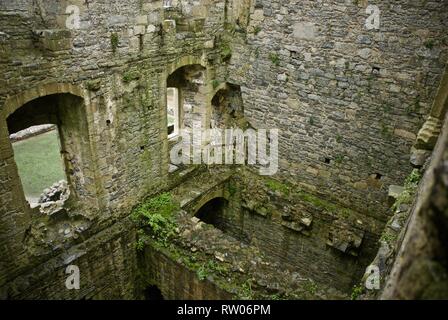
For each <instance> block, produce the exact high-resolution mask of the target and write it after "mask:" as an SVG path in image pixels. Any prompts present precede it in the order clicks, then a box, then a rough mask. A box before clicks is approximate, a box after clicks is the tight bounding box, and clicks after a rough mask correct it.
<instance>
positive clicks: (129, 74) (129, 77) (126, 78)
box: [123, 71, 140, 83]
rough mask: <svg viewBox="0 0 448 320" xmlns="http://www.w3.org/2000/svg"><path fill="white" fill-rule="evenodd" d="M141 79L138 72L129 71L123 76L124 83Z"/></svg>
mask: <svg viewBox="0 0 448 320" xmlns="http://www.w3.org/2000/svg"><path fill="white" fill-rule="evenodd" d="M138 79H140V73H139V72H138V71H127V72H125V73H124V74H123V82H124V83H129V82H131V81H133V80H138Z"/></svg>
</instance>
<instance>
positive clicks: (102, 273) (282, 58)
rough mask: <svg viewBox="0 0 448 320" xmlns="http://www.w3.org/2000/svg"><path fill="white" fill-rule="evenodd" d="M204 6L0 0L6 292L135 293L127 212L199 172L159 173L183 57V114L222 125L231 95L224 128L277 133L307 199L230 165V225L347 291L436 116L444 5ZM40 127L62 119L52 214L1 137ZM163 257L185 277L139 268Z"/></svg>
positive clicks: (284, 168)
mask: <svg viewBox="0 0 448 320" xmlns="http://www.w3.org/2000/svg"><path fill="white" fill-rule="evenodd" d="M197 2H198V1H193V0H186V1H182V2H180V1H173V7H172V8H163V7H162V1H161V0H129V1H118V0H114V1H106V0H94V1H88V2H85V1H81V0H71V1H69V0H67V1H65V0H64V1H54V0H52V1H40V0H38V1H32V0H14V1H7V0H0V70H1V71H2V72H1V73H2V76H1V77H0V249H1V252H2V253H1V255H0V297H2V298H15V299H17V298H72V299H81V298H88V299H89V298H97V299H101V298H106V299H108V298H109V299H110V298H122V299H132V298H140V297H141V292H140V289H141V288H140V287H139V284H138V283H136V282H137V281H136V279H138V277H137V274H138V270H137V269H138V264H137V258H136V252H135V248H134V243H135V234H134V233H135V230H134V228H133V225H132V224H131V223H130V222H129V221H128V220H127V216H128V215H129V213H130V211H131V209H132V208H133V207H134V206H135V205H137V204H138V203H139V202H140V201H141V200H142V199H143V198H145V197H146V196H148V195H154V194H157V193H159V192H161V191H162V190H171V189H173V188H175V187H176V188H178V189H176V190H179V189H180V190H182V185H183V184H185V183H187V182H188V180H189V178H190V177H194V176H197V175H198V174H199V173H201V172H204V168H202V167H198V168H187V169H186V171H183V170H184V168H181V169H180V171H177V172H174V173H170V171H169V168H170V166H169V148H170V146H171V145H172V143H173V141H169V140H168V139H167V121H166V119H167V115H166V88H167V85H169V86H171V85H173V83H171V82H170V81H171V77H170V76H171V75H173V74H176V71H178V70H181V69H182V68H184V67H185V68H184V69H188V68H191V67H192V66H195V67H197V66H200V68H202V69H203V70H204V72H203V79H202V81H203V85H202V86H201V88H200V90H199V93H200V94H197V95H195V96H194V99H199V100H200V101H197V105H196V108H193V115H192V116H193V117H199V118H200V120H201V122H202V124H203V125H204V126H206V127H207V128H208V127H210V125H211V123H215V125H219V126H222V125H223V123H221V122H220V121H223V119H227V121H229V120H228V119H229V117H227V116H225V117H222V116H220V115H219V114H216V113H217V112H225V111H226V108H225V105H224V104H223V105H220V106H219V107H218V105H219V103H227V101H231V102H230V103H234V101H236V100H238V104H242V107H241V108H240V109H238V111H239V112H241V111H243V112H244V118H245V119H244V121H241V122H240V121H236V122H234V123H231V124H232V125H233V124H236V125H240V124H241V123H244V124H245V125H250V126H251V127H253V128H256V129H258V128H268V129H269V128H278V129H280V134H281V136H280V144H279V146H280V155H279V158H280V172H279V174H278V175H276V176H274V177H272V178H274V181H281V183H282V184H284V185H286V186H288V188H289V189H291V190H300V192H301V193H300V195H301V196H302V197H298V198H297V199H296V198H294V199H293V198H291V197H293V196H292V195H285V194H282V192H279V190H272V188H271V190H269V188H267V187H266V186H269V184H267V185H266V184H265V183H264V182H263V180H259V179H260V177H257V176H256V174H254V173H253V172H250V170H248V171H247V172H246V170H242V171H241V172H239V171H234V169H235V168H234V167H230V168H228V171H229V172H228V174H229V175H233V177H234V178H232V179H231V181H232V183H234V186H235V188H237V190H238V191H241V193H239V192H238V197H234V198H232V199H229V200H230V207H231V208H232V210H230V211H226V212H227V213H228V214H229V216H228V218H227V220H226V221H227V223H228V225H229V226H230V230H231V231H232V232H233V233H234V236H235V237H236V238H238V235H241V232H246V233H249V234H252V236H251V237H250V241H251V244H252V245H254V246H258V247H259V248H260V250H261V251H262V252H263V253H264V254H266V255H267V256H272V257H273V258H274V260H276V261H277V262H280V263H282V264H284V265H286V266H287V267H288V268H290V269H292V270H295V271H297V272H299V273H300V274H301V275H306V277H309V278H312V279H315V280H316V282H318V283H324V284H325V285H329V286H332V287H337V286H338V285H340V286H341V288H343V290H344V291H346V292H347V291H349V289H350V287H351V286H352V285H353V284H354V283H356V282H357V281H358V280H359V278H360V276H361V275H362V272H363V269H364V268H365V267H366V266H367V264H368V263H369V261H370V260H371V259H373V256H374V255H375V251H376V250H377V243H376V241H377V240H378V238H379V236H380V234H381V231H382V228H383V227H384V225H385V223H386V221H387V220H388V217H389V214H390V213H389V210H388V205H387V189H388V187H389V186H390V185H400V184H402V183H403V180H404V178H405V177H406V176H407V175H408V174H409V172H410V171H411V169H412V167H411V165H410V163H409V161H410V154H411V153H410V150H411V147H412V146H413V145H414V143H415V141H416V139H417V133H418V132H419V130H420V128H421V127H422V125H423V123H424V122H425V121H426V120H427V116H428V115H432V116H433V117H439V121H440V122H441V121H443V120H442V119H443V115H442V113H443V112H435V111H434V110H433V111H434V112H431V107H432V106H433V101H434V100H436V101H437V99H436V94H437V92H438V90H437V89H438V88H439V84H440V83H441V81H442V76H443V72H444V68H445V65H446V62H447V60H448V56H447V52H448V50H447V47H448V43H447V38H446V30H447V27H448V26H447V21H448V2H447V1H415V2H412V3H409V2H407V1H381V2H378V3H377V4H378V6H379V7H380V9H381V27H380V30H367V29H366V28H365V19H366V17H367V14H366V13H365V8H366V5H367V1H348V0H347V1H336V0H334V1H333V0H332V1H305V0H300V1H299V0H290V1H275V0H201V1H199V4H198V3H197ZM369 3H370V1H369ZM372 3H375V2H373V1H372ZM68 5H77V6H78V7H79V8H80V9H81V25H80V29H71V30H70V29H67V28H66V20H67V18H68V16H69V15H68V14H66V13H65V12H66V7H67V6H68ZM170 83H171V84H170ZM174 84H176V85H177V83H175V82H174ZM226 90H228V91H226ZM232 90H233V91H232ZM226 92H229V94H228V95H226V94H227V93H226ZM216 93H218V95H215V94H216ZM439 96H440V95H439ZM194 99H193V101H194ZM232 99H233V100H232ZM443 101H445V100H443ZM439 104H440V102H439ZM442 105H444V104H443V103H442ZM442 109H443V108H442ZM181 111H185V110H181ZM436 111H437V110H436ZM433 113H434V114H433ZM238 116H239V117H240V116H241V115H240V114H239V115H238ZM185 119H186V118H185ZM186 120H187V119H186ZM237 120H241V119H240V118H238V119H237ZM42 121H43V122H42ZM40 123H54V124H57V125H58V129H59V130H60V132H61V137H62V144H63V146H64V150H62V151H63V156H64V162H65V167H66V171H67V176H68V180H69V186H70V188H71V191H72V192H71V196H70V199H69V200H68V201H67V202H66V204H65V206H64V208H63V209H61V210H59V211H57V212H55V213H53V214H50V215H45V214H42V213H41V212H39V208H37V209H31V208H29V206H28V204H27V202H26V201H25V197H24V194H23V190H22V187H21V182H20V178H19V176H18V173H17V168H16V165H15V162H14V157H13V156H14V155H13V151H12V147H11V143H10V140H9V135H10V134H11V133H14V132H15V131H17V130H20V129H24V128H26V127H27V126H29V125H30V124H40ZM429 125H430V123H429ZM429 125H428V122H427V126H429ZM437 133H438V132H437ZM420 136H421V135H420ZM434 137H437V135H435V136H434ZM254 172H256V171H254ZM258 185H260V186H261V187H260V188H256V186H258ZM271 186H272V185H271ZM251 188H253V189H251ZM257 190H258V192H254V191H257ZM259 190H262V191H259ZM185 194H188V192H187V191H185ZM304 194H305V195H306V197H304V196H303V195H304ZM253 195H255V196H254V197H253V199H252V200H253V201H254V203H248V202H250V201H249V200H251V199H250V198H251V197H252V196H253ZM180 198H182V195H181V196H180ZM266 199H269V201H271V202H272V203H271V204H266V203H265V202H264V201H265V200H266ZM310 199H313V201H311V202H310V201H309V200H310ZM315 199H321V201H315ZM322 201H323V202H322ZM283 206H285V207H288V208H287V209H284V208H283ZM266 208H267V209H266ZM335 208H337V210H336V209H335ZM341 208H342V209H344V210H342V209H341ZM197 209H199V208H197ZM339 209H341V211H339ZM345 209H347V210H350V214H348V215H343V214H342V215H340V214H339V212H348V211H345ZM266 210H267V211H268V212H267V213H268V214H267V218H266V217H264V216H263V214H265V213H266V212H265V211H266ZM284 210H286V212H285V211H284ZM193 211H196V210H193ZM190 213H191V214H195V213H196V212H190ZM282 215H283V216H282ZM241 217H244V219H245V223H246V224H247V225H245V226H244V227H242V226H241V225H240V223H241ZM304 219H305V220H304ZM357 220H359V221H361V222H362V223H363V224H362V226H360V225H359V222H357ZM300 221H301V222H300ZM309 221H312V224H309ZM61 230H62V232H61ZM263 230H269V231H270V232H272V237H267V238H266V235H269V233H267V232H263ZM276 230H278V231H276ZM332 230H333V231H332ZM340 230H342V231H343V232H339V231H340ZM240 231H241V232H240ZM232 232H230V234H231V233H232ZM290 232H291V237H289V236H286V234H289V233H290ZM330 233H333V234H338V233H340V234H343V235H346V234H347V235H346V238H344V239H329V238H328V236H329V234H330ZM263 237H265V238H263ZM282 239H283V240H284V241H283V243H281V240H282ZM285 239H288V241H290V242H289V246H288V247H285V241H286V240H285ZM291 239H292V240H291ZM347 239H350V241H351V242H350V241H349V242H350V243H348V242H347V241H348V240H347ZM277 241H278V243H277ZM348 244H350V245H348ZM299 245H300V248H301V249H300V250H302V252H303V253H304V254H303V255H302V256H294V255H293V252H294V251H296V250H298V246H299ZM282 246H283V247H282ZM347 246H348V247H347ZM350 246H354V247H356V248H355V249H356V250H355V251H356V252H357V254H359V257H355V256H353V255H352V254H350V250H351V249H353V248H351V247H350ZM343 251H345V252H343ZM358 251H359V252H358ZM291 254H292V256H291ZM151 256H152V257H153V258H154V257H156V256H157V254H156V253H154V254H152V255H151ZM272 257H271V258H272ZM333 259H334V260H333ZM311 260H312V261H311ZM307 261H310V262H309V263H307ZM70 263H75V264H77V265H79V267H80V269H81V274H82V276H81V278H82V279H83V280H82V281H84V282H82V288H83V289H82V290H80V291H78V292H70V291H67V290H65V288H64V287H63V286H64V283H65V278H66V275H65V274H64V270H65V267H66V265H68V264H70ZM319 263H320V264H319ZM332 263H333V264H332ZM158 266H167V270H172V271H169V272H168V271H167V273H166V274H168V275H169V276H168V277H174V276H176V275H178V274H179V271H178V270H176V268H177V267H176V263H172V262H170V261H169V260H168V261H165V260H163V259H161V260H160V261H153V262H151V263H150V265H149V266H147V267H148V268H150V269H151V268H153V269H157V268H158ZM310 266H311V267H310ZM322 270H324V271H326V273H325V272H324V273H322ZM342 271H343V272H342ZM338 272H342V276H341V277H340V278H341V279H340V283H338V282H337V281H338V280H337V278H338V276H339V274H338ZM83 275H84V276H83ZM193 276H194V274H188V275H186V276H185V279H186V280H185V282H186V283H191V282H190V281H193V280H189V279H190V278H194V277H193ZM153 277H154V278H157V279H159V278H160V277H159V278H158V276H157V275H155V276H153ZM196 285H198V284H197V283H195V286H196ZM204 286H205V289H204V288H202V289H201V286H200V284H199V287H195V292H198V294H197V295H194V294H193V296H191V295H190V294H189V293H188V292H184V295H182V294H181V293H179V292H175V291H176V290H174V289H172V288H169V287H167V285H166V282H165V284H164V285H163V287H164V290H165V291H166V292H170V294H168V295H167V297H185V296H186V297H189V298H194V297H196V298H200V297H202V295H204V294H205V293H204V292H215V291H213V290H215V289H213V286H211V285H209V284H204ZM207 286H209V287H207ZM210 286H211V287H210ZM210 288H211V289H210ZM170 290H171V291H170ZM173 290H174V291H173ZM201 290H202V291H201ZM210 290H211V291H210ZM213 294H214V295H215V294H216V296H217V297H220V296H222V294H221V293H219V291H216V292H215V293H213ZM224 296H225V294H224Z"/></svg>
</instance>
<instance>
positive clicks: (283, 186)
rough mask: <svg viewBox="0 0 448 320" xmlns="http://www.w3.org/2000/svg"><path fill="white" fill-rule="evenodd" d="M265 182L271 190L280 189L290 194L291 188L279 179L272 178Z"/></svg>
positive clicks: (283, 192)
mask: <svg viewBox="0 0 448 320" xmlns="http://www.w3.org/2000/svg"><path fill="white" fill-rule="evenodd" d="M265 184H266V187H268V188H269V189H270V190H272V191H274V192H276V191H278V192H280V193H282V194H284V195H289V192H290V189H289V187H288V186H287V185H286V184H284V183H281V182H279V181H277V180H272V179H271V180H268V181H266V183H265Z"/></svg>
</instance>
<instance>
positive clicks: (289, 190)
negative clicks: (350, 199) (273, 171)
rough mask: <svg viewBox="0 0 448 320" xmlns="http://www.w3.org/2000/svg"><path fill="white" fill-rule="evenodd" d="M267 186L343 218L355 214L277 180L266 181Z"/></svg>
mask: <svg viewBox="0 0 448 320" xmlns="http://www.w3.org/2000/svg"><path fill="white" fill-rule="evenodd" d="M265 185H266V187H267V188H269V189H270V190H272V191H274V192H280V193H281V194H283V195H285V196H287V197H291V198H297V199H300V200H302V201H304V202H307V203H309V204H311V205H312V206H314V207H316V208H318V209H321V210H325V211H327V212H332V213H336V214H338V215H340V216H343V217H349V216H351V215H353V214H354V211H352V210H350V209H348V208H344V207H341V206H338V205H336V204H334V203H332V202H330V201H326V200H324V199H322V198H320V197H318V196H315V195H313V194H311V193H308V192H306V191H303V190H299V189H294V188H293V187H291V186H289V185H287V184H285V183H282V182H279V181H277V180H273V179H266V181H265Z"/></svg>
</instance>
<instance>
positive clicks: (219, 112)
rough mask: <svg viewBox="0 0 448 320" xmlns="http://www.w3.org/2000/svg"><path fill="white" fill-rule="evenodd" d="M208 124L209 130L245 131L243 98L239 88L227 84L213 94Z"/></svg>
mask: <svg viewBox="0 0 448 320" xmlns="http://www.w3.org/2000/svg"><path fill="white" fill-rule="evenodd" d="M210 122H211V123H210V126H211V128H218V129H227V128H234V127H237V128H242V129H245V128H246V127H247V126H248V124H247V122H246V120H245V118H244V106H243V98H242V95H241V88H240V87H239V86H237V85H233V84H227V85H226V87H225V88H224V89H221V90H219V91H218V92H217V93H216V94H215V96H214V97H213V99H212V114H211V121H210Z"/></svg>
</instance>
